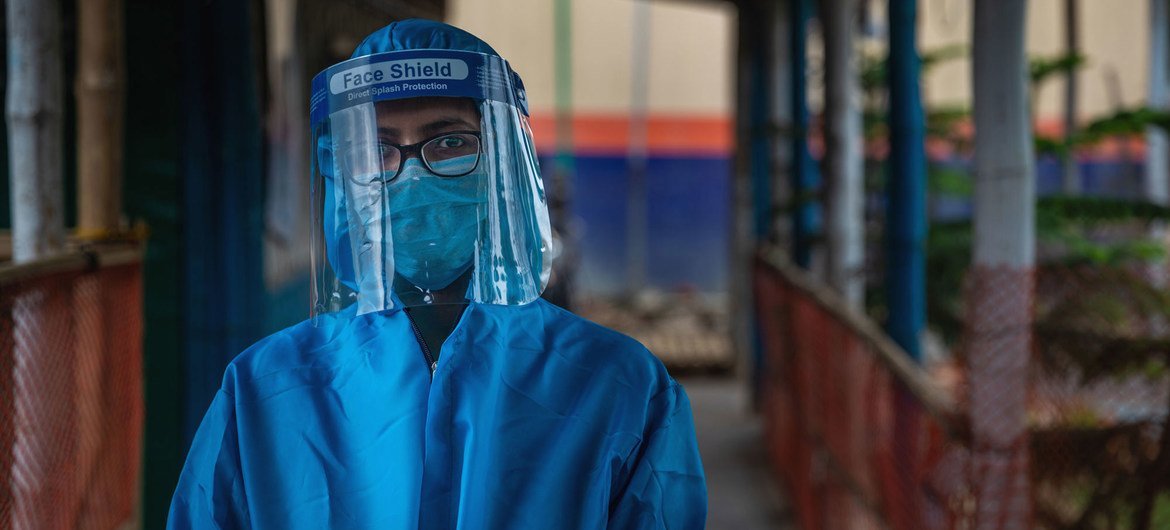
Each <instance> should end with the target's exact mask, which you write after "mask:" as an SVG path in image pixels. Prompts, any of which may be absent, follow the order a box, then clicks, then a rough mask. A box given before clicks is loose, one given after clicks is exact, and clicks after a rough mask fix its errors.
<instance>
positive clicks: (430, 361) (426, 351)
mask: <svg viewBox="0 0 1170 530" xmlns="http://www.w3.org/2000/svg"><path fill="white" fill-rule="evenodd" d="M406 319H407V320H409V321H410V329H411V330H412V331H414V338H415V339H416V340H418V345H419V346H422V352H423V357H424V358H425V359H426V361H427V366H428V367H429V368H430V369H431V379H434V378H435V370H437V369H438V368H439V361H436V360H435V358H434V356H433V355H431V349H430V347H428V346H427V341H425V340H423V337H422V332H421V331H419V330H418V326H416V325H415V324H414V319H413V318H411V317H410V315H406Z"/></svg>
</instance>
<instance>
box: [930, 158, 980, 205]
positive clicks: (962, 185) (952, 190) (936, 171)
mask: <svg viewBox="0 0 1170 530" xmlns="http://www.w3.org/2000/svg"><path fill="white" fill-rule="evenodd" d="M926 186H927V191H928V192H930V194H932V195H949V196H952V197H970V196H971V193H973V192H974V191H975V189H974V183H973V182H972V181H971V176H970V175H968V174H967V172H966V171H963V170H961V169H957V168H954V167H950V166H943V165H940V164H931V165H930V167H929V168H928V172H927V175H926Z"/></svg>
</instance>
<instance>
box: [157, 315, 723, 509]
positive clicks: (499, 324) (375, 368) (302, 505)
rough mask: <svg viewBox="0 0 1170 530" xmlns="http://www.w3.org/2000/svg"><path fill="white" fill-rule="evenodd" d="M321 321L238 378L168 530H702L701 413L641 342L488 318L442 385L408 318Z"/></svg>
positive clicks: (279, 338) (475, 326) (202, 435)
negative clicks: (695, 413)
mask: <svg viewBox="0 0 1170 530" xmlns="http://www.w3.org/2000/svg"><path fill="white" fill-rule="evenodd" d="M319 318H320V321H319V322H318V325H317V326H316V327H314V326H313V325H311V324H309V323H308V322H304V323H301V324H298V325H296V326H293V327H291V328H288V329H286V330H284V331H281V332H279V333H276V334H275V335H272V336H270V337H268V338H266V339H264V340H262V341H261V342H259V343H258V344H256V345H255V346H253V347H251V348H250V349H248V350H247V351H245V352H244V353H243V354H241V355H240V356H239V357H237V358H236V359H235V360H234V361H233V362H232V363H231V365H230V366H229V367H228V369H227V372H226V374H225V376H224V380H223V386H222V388H221V389H220V390H219V392H218V393H217V394H216V396H215V399H214V401H213V402H212V404H211V407H210V409H209V410H208V412H207V415H206V417H205V418H204V419H203V423H202V425H201V426H200V427H199V430H198V432H197V434H196V435H195V439H194V442H193V444H192V446H191V450H190V453H189V455H188V457H187V462H186V465H185V466H184V469H183V472H182V476H181V477H180V479H179V484H178V488H177V490H176V492H175V495H174V499H173V502H172V505H171V512H170V520H169V523H168V526H169V528H172V529H175V530H185V529H189V528H190V529H213V528H216V529H236V528H253V529H282V530H285V529H314V530H318V529H325V528H332V529H349V528H378V529H382V528H426V529H432V528H434V529H445V528H459V529H468V530H470V529H489V528H491V529H526V528H533V529H550V528H557V529H575V528H580V529H587V528H588V529H592V528H631V529H632V528H639V529H641V528H663V529H667V528H669V529H690V528H702V527H703V524H704V519H705V517H706V506H707V499H706V487H705V482H704V478H703V470H702V464H701V462H700V460H699V452H698V446H697V444H696V441H695V430H694V425H693V422H692V418H691V410H690V405H689V402H688V401H687V397H686V394H685V393H684V392H683V389H682V388H681V387H680V386H679V385H678V384H677V383H676V382H675V381H674V380H673V379H671V377H670V376H669V375H668V374H667V373H666V371H665V369H664V368H663V366H662V364H661V363H660V362H659V361H658V360H657V359H655V358H654V357H653V356H652V355H651V354H650V353H649V352H648V351H646V349H645V348H644V347H642V346H641V345H640V344H638V343H637V342H636V341H634V340H632V339H630V338H628V337H626V336H624V335H621V334H619V333H616V332H614V331H611V330H608V329H606V328H603V327H601V326H598V325H596V324H592V323H590V322H588V321H586V320H584V319H581V318H579V317H576V316H574V315H573V314H571V313H569V312H566V311H564V310H562V309H560V308H557V307H556V306H554V305H552V304H549V303H547V302H545V301H543V300H537V301H535V302H532V303H530V304H526V305H521V306H500V305H482V304H471V305H469V306H468V307H467V310H466V311H465V312H464V314H463V316H462V318H461V320H460V321H459V324H458V326H457V327H456V328H455V330H454V332H452V334H451V336H450V337H449V338H448V339H447V341H446V342H445V343H444V344H443V346H442V350H441V355H440V356H439V361H438V366H437V369H436V371H435V372H434V374H433V375H432V373H431V370H430V367H429V366H428V363H427V361H426V359H425V356H424V354H423V351H422V349H421V347H420V346H419V344H418V342H417V340H416V339H415V336H414V333H413V331H412V328H411V325H410V322H409V320H408V318H407V316H406V314H405V313H404V312H403V311H401V310H397V311H388V312H381V313H370V314H366V315H361V316H357V317H353V316H342V315H323V316H321V317H319Z"/></svg>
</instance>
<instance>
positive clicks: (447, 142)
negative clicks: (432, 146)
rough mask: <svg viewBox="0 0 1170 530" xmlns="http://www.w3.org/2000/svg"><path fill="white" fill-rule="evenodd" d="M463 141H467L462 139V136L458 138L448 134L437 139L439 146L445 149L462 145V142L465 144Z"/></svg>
mask: <svg viewBox="0 0 1170 530" xmlns="http://www.w3.org/2000/svg"><path fill="white" fill-rule="evenodd" d="M465 143H467V141H466V140H464V139H463V138H460V137H458V136H448V137H446V138H443V139H441V140H439V147H443V148H446V149H458V148H460V147H463V144H465Z"/></svg>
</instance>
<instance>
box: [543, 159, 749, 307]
mask: <svg viewBox="0 0 1170 530" xmlns="http://www.w3.org/2000/svg"><path fill="white" fill-rule="evenodd" d="M542 167H543V168H549V167H552V165H551V159H543V160H542ZM628 185H629V170H628V168H627V160H626V158H625V157H624V156H602V155H578V156H577V157H576V158H575V173H574V177H573V184H572V186H573V195H572V197H571V199H570V200H571V211H572V214H573V217H574V220H575V222H576V226H575V229H576V235H577V239H578V245H579V246H578V256H579V264H578V271H577V288H578V289H579V290H580V291H582V292H583V293H584V294H614V293H617V292H620V291H622V290H623V289H624V288H625V287H626V275H627V265H626V257H627V252H626V244H627V230H626V226H627V224H628V223H627V221H628V219H627V216H628V211H629V210H628V208H629V203H628V201H629V193H628ZM731 193H732V189H731V159H730V157H720V156H693V155H691V156H650V158H649V159H648V161H647V167H646V197H648V199H647V200H648V202H649V204H647V206H646V214H647V223H646V226H647V241H648V247H649V248H647V249H646V269H647V270H646V271H645V277H646V278H647V280H648V282H649V286H650V287H655V288H658V289H662V290H667V291H673V290H678V289H695V290H698V291H702V292H719V291H725V290H726V289H727V284H728V260H729V257H730V256H729V254H730V252H731V250H730V248H731V247H730V241H731V240H730V234H731Z"/></svg>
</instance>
